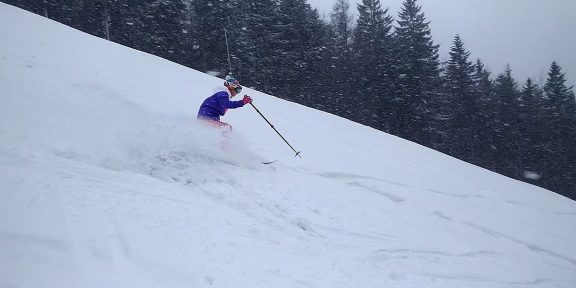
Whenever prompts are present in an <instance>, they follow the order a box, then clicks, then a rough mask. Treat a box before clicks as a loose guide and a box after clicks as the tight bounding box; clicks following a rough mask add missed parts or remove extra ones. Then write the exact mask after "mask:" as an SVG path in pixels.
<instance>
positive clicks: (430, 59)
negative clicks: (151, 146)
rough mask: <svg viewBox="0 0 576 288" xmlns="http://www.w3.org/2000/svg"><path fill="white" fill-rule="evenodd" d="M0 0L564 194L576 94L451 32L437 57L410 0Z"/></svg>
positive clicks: (554, 75) (573, 173)
mask: <svg viewBox="0 0 576 288" xmlns="http://www.w3.org/2000/svg"><path fill="white" fill-rule="evenodd" d="M2 1H3V2H6V3H8V4H12V5H15V6H19V7H22V8H24V9H27V10H29V11H32V12H35V13H38V14H40V15H43V16H45V17H48V18H51V19H54V20H56V21H59V22H62V23H64V24H67V25H69V26H72V27H75V28H77V29H80V30H83V31H85V32H88V33H90V34H93V35H96V36H99V37H102V38H105V39H109V40H111V41H114V42H117V43H120V44H123V45H126V46H129V47H132V48H135V49H138V50H141V51H144V52H148V53H151V54H155V55H158V56H160V57H163V58H166V59H168V60H171V61H174V62H176V63H180V64H182V65H185V66H188V67H191V68H194V69H197V70H200V71H204V72H208V73H213V74H216V75H221V76H223V75H224V74H225V73H227V72H233V73H234V74H235V75H236V77H237V78H238V79H240V80H241V82H242V83H244V84H245V85H247V86H251V87H255V88H257V89H258V90H260V91H264V92H267V93H270V94H273V95H276V96H278V97H281V98H284V99H287V100H291V101H295V102H298V103H301V104H304V105H307V106H310V107H313V108H317V109H320V110H324V111H327V112H330V113H333V114H336V115H340V116H342V117H345V118H348V119H351V120H353V121H356V122H359V123H362V124H365V125H368V126H371V127H374V128H376V129H379V130H382V131H386V132H389V133H391V134H394V135H397V136H400V137H402V138H405V139H409V140H412V141H415V142H417V143H420V144H422V145H425V146H428V147H431V148H433V149H436V150H439V151H442V152H444V153H447V154H449V155H452V156H454V157H457V158H459V159H462V160H464V161H467V162H470V163H473V164H476V165H478V166H481V167H484V168H487V169H489V170H492V171H495V172H498V173H501V174H503V175H507V176H509V177H513V178H516V179H519V180H523V181H526V182H530V183H533V184H536V185H539V186H542V187H545V188H548V189H550V190H552V191H556V192H558V193H561V194H563V195H565V196H567V197H570V198H572V199H576V100H575V97H574V92H573V88H572V87H571V86H567V84H566V81H567V80H566V79H565V74H564V73H563V72H562V70H561V68H560V66H559V65H558V63H556V62H554V63H552V64H551V66H550V70H549V73H548V77H547V80H546V81H545V83H537V82H535V81H534V80H533V79H527V80H525V81H524V82H522V83H518V82H517V81H516V80H515V79H514V78H513V76H512V70H511V68H510V67H508V68H507V69H506V70H505V71H504V72H503V73H501V74H498V75H495V76H493V75H491V73H490V72H489V71H488V69H486V68H485V67H484V64H483V63H482V61H481V60H480V59H476V60H471V59H470V52H469V51H468V50H467V49H466V48H465V46H464V42H463V40H462V38H461V37H459V36H455V38H454V42H453V44H452V47H451V50H450V55H449V56H450V57H449V60H448V61H447V62H446V63H440V61H439V54H438V45H436V44H435V43H434V41H433V39H432V37H431V31H430V25H429V22H428V21H427V20H426V17H425V14H424V12H423V11H422V9H421V7H420V6H419V5H418V4H417V3H416V0H405V1H404V5H403V8H402V9H401V11H400V12H399V13H398V15H397V16H396V17H394V16H393V15H391V14H390V13H389V11H388V9H385V8H383V7H382V5H381V3H380V1H379V0H363V1H362V4H360V5H358V6H357V13H356V14H357V19H355V20H353V19H352V17H351V15H352V11H351V7H350V4H349V2H348V1H347V0H336V1H335V4H334V6H333V10H332V12H331V13H330V17H329V19H322V18H321V17H320V15H319V13H318V12H317V10H315V9H312V8H311V7H310V5H309V4H308V3H307V2H306V0H243V1H239V0H229V1H218V0H170V1H168V0H2ZM225 30H226V34H227V35H228V38H229V44H230V47H229V49H230V53H231V62H232V67H233V71H229V68H228V56H227V53H226V50H227V49H226V44H225ZM503 66H504V63H503ZM334 133H338V127H335V131H334ZM439 169H441V167H439Z"/></svg>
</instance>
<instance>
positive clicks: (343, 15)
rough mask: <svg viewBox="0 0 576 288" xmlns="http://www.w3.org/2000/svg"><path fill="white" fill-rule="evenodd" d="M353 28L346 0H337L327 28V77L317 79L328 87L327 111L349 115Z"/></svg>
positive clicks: (350, 108)
mask: <svg viewBox="0 0 576 288" xmlns="http://www.w3.org/2000/svg"><path fill="white" fill-rule="evenodd" d="M353 31H354V27H353V22H352V16H351V15H350V3H349V2H348V0H337V1H336V3H335V4H334V6H333V8H332V12H331V14H330V29H329V30H328V33H329V36H328V41H327V46H328V47H329V48H328V51H327V53H325V54H324V55H325V57H324V60H325V61H324V63H323V65H324V69H325V73H324V74H325V75H327V77H322V78H320V79H319V81H321V83H322V85H323V86H324V87H329V91H330V94H331V95H330V101H325V102H326V107H325V108H326V110H327V111H328V112H330V113H333V114H336V115H339V116H342V117H346V118H351V117H352V116H353V112H352V111H353V107H352V106H353V105H352V103H351V102H350V101H349V99H350V98H351V97H350V96H351V95H355V94H356V93H357V91H355V90H354V89H353V88H352V87H351V86H352V85H353V81H352V80H351V79H352V77H351V75H352V73H353V72H352V71H353V70H352V67H354V64H353V61H352V33H353Z"/></svg>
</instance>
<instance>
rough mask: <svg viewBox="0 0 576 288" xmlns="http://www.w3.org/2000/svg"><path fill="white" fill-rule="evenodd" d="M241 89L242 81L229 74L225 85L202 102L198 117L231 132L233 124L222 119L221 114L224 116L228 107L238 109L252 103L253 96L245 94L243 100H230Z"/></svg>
mask: <svg viewBox="0 0 576 288" xmlns="http://www.w3.org/2000/svg"><path fill="white" fill-rule="evenodd" d="M241 91H242V86H241V85H240V82H238V80H236V79H235V78H234V77H232V75H227V76H226V81H224V87H218V88H217V89H215V92H216V93H214V94H213V95H212V96H210V97H208V98H206V100H204V102H202V105H200V109H198V116H197V118H198V119H199V120H202V121H204V122H205V123H208V124H210V125H212V126H215V127H219V128H224V129H225V130H226V133H230V132H231V131H232V126H230V124H228V123H225V122H222V121H220V116H224V114H226V111H228V109H236V108H239V107H242V106H244V105H246V104H248V103H252V98H251V97H250V96H248V95H244V98H242V100H238V101H231V100H230V99H231V98H233V97H234V96H236V95H238V94H239V93H240V92H241Z"/></svg>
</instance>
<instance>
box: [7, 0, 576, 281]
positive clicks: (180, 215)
mask: <svg viewBox="0 0 576 288" xmlns="http://www.w3.org/2000/svg"><path fill="white" fill-rule="evenodd" d="M0 19H2V24H3V25H0V139H1V141H0V287H2V288H4V287H6V288H8V287H10V288H20V287H22V288H24V287H26V288H28V287H34V288H36V287H58V288H67V287H70V288H72V287H139V288H141V287H226V288H228V287H250V288H257V287H262V288H264V287H266V288H269V287H275V288H280V287H291V288H293V287H326V288H335V287H347V288H350V287H442V288H445V287H533V286H535V287H566V288H568V287H576V246H575V245H574V244H575V243H576V203H575V202H574V201H571V200H569V199H567V198H564V197H562V196H559V195H557V194H555V193H552V192H549V191H546V190H543V189H541V188H538V187H535V186H531V185H528V184H525V183H521V182H518V181H515V180H512V179H509V178H506V177H503V176H500V175H497V174H494V173H491V172H489V171H487V170H484V169H480V168H478V167H475V166H473V165H469V164H467V163H464V162H461V161H458V160H456V159H454V158H451V157H448V156H446V155H444V154H441V153H438V152H435V151H432V150H430V149H427V148H425V147H422V146H419V145H416V144H414V143H411V142H408V141H405V140H403V139H399V138H397V137H394V136H391V135H387V134H385V133H381V132H379V131H376V130H373V129H370V128H368V127H365V126H361V125H358V124H355V123H352V122H350V121H347V120H345V119H342V118H339V117H335V116H332V115H330V114H327V113H322V112H318V111H316V110H313V109H309V108H306V107H303V106H300V105H297V104H294V103H290V102H287V101H283V100H280V99H278V98H275V97H273V96H270V95H266V94H263V93H260V92H257V91H254V90H250V89H247V90H248V91H247V93H248V94H249V95H251V96H252V97H253V98H254V104H255V105H257V106H258V107H259V108H260V109H261V111H262V112H263V113H264V114H265V115H266V116H267V117H268V118H269V119H270V120H271V121H272V122H273V123H274V124H275V126H276V128H278V129H279V130H280V131H281V132H282V133H283V134H284V135H285V136H286V137H287V138H288V139H289V140H290V141H291V143H292V144H293V145H294V146H296V147H297V148H298V149H299V150H302V155H303V158H302V159H297V158H294V157H293V153H292V152H291V150H290V149H289V148H288V147H287V146H286V145H285V143H283V142H282V140H281V139H280V138H279V137H278V135H276V134H275V133H274V132H273V131H272V130H271V129H270V127H269V126H268V125H267V124H266V123H265V122H264V121H263V120H262V119H261V118H260V116H259V115H258V114H257V113H256V112H255V111H254V110H253V109H252V108H251V107H249V106H247V107H244V108H240V109H237V110H234V111H229V112H228V114H227V115H226V116H225V117H224V119H223V120H224V121H227V122H229V123H231V124H233V126H234V133H233V137H232V139H231V140H230V142H229V143H228V144H227V145H224V146H225V147H222V146H223V145H222V140H221V135H219V133H218V132H217V131H214V130H213V129H208V128H206V127H203V126H201V125H199V124H198V123H197V122H196V121H195V115H196V111H197V108H198V106H199V105H200V103H201V102H202V100H203V99H204V98H205V97H207V96H209V94H210V93H211V91H212V87H213V86H216V85H220V84H221V83H222V80H221V79H218V78H214V77H211V76H208V75H206V74H203V73H200V72H197V71H194V70H191V69H188V68H185V67H182V66H179V65H176V64H173V63H171V62H168V61H165V60H163V59H160V58H158V57H154V56H151V55H147V54H145V53H141V52H138V51H135V50H132V49H129V48H126V47H123V46H120V45H117V44H113V43H110V42H107V41H104V40H101V39H98V38H95V37H92V36H90V35H87V34H84V33H81V32H79V31H76V30H73V29H71V28H69V27H66V26H64V25H61V24H58V23H55V22H52V21H50V20H47V19H45V18H42V17H40V16H37V15H33V14H30V13H27V12H25V11H22V10H19V9H16V8H14V7H11V6H8V5H5V4H2V3H0ZM326 96H327V97H329V95H326ZM276 159H278V160H279V161H278V162H277V163H274V164H272V165H262V164H261V163H260V162H261V161H264V160H276Z"/></svg>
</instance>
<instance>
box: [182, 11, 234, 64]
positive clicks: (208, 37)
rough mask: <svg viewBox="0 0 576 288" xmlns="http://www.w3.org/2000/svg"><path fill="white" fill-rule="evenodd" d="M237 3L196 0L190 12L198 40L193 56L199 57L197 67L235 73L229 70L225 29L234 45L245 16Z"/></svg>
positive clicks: (194, 34)
mask: <svg viewBox="0 0 576 288" xmlns="http://www.w3.org/2000/svg"><path fill="white" fill-rule="evenodd" d="M238 5H239V4H238V2H237V1H219V0H194V3H193V5H192V6H191V11H190V13H191V14H192V24H191V26H192V31H193V33H192V34H193V35H192V38H194V39H195V47H194V48H195V51H194V52H195V55H194V57H197V59H199V61H197V62H196V65H197V66H196V67H195V68H196V69H198V70H200V71H203V72H211V73H217V74H220V75H225V74H226V73H227V72H233V71H228V70H230V69H229V67H228V54H227V49H226V42H225V40H226V39H225V30H226V31H227V34H228V35H230V38H231V39H230V40H231V41H229V43H230V44H231V45H234V44H235V41H234V39H235V38H234V37H236V35H239V34H240V32H239V31H238V30H239V29H240V25H237V24H238V21H239V17H242V15H241V14H239V11H241V10H240V9H239V7H238ZM230 51H231V52H234V51H235V47H230ZM234 59H236V57H234ZM232 66H234V63H233V65H232Z"/></svg>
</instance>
